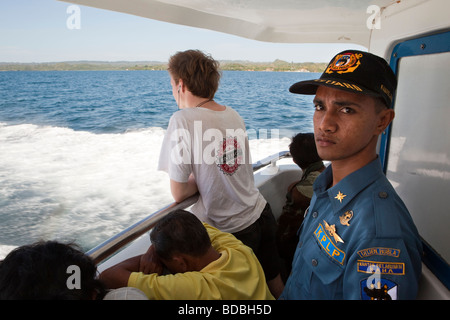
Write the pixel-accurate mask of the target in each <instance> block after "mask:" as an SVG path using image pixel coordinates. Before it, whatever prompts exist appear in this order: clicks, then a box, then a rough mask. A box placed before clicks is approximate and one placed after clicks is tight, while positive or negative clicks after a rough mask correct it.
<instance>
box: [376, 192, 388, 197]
mask: <svg viewBox="0 0 450 320" xmlns="http://www.w3.org/2000/svg"><path fill="white" fill-rule="evenodd" d="M378 196H379V197H380V198H381V199H386V198H387V197H388V193H387V192H386V191H381V192H380V193H378Z"/></svg>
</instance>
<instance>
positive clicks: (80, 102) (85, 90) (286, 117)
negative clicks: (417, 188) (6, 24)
mask: <svg viewBox="0 0 450 320" xmlns="http://www.w3.org/2000/svg"><path fill="white" fill-rule="evenodd" d="M314 77H317V74H309V73H278V72H239V71H233V72H231V71H230V72H223V76H222V80H221V84H220V89H219V91H218V92H217V94H216V97H215V100H216V101H217V102H218V103H220V104H224V105H227V106H230V107H232V108H234V109H235V110H237V111H238V112H239V113H240V114H241V116H242V118H243V119H244V121H245V123H246V127H247V130H248V133H249V137H250V149H251V156H252V159H253V161H256V160H259V159H261V158H264V157H266V156H269V155H271V154H274V153H276V152H279V151H282V150H287V149H288V145H289V143H290V137H292V135H294V134H295V133H297V132H311V131H312V113H313V107H312V97H311V96H302V95H294V94H291V93H289V91H288V88H289V86H290V85H291V84H293V83H294V82H296V81H300V80H304V79H310V78H314ZM176 110H177V106H176V103H175V101H174V99H173V96H172V89H171V86H170V79H169V75H168V73H167V72H166V71H82V72H76V71H73V72H72V71H67V72H56V71H55V72H0V259H1V258H3V257H4V256H5V255H6V254H7V253H8V252H9V251H10V250H12V249H13V248H15V247H17V246H20V245H23V244H29V243H32V242H35V241H37V240H50V239H52V240H60V241H73V242H76V243H77V244H79V245H80V246H81V247H82V248H83V249H85V250H88V249H90V248H92V247H94V246H96V245H97V244H99V243H101V242H102V241H104V240H106V239H107V238H109V237H111V236H113V235H114V234H116V233H117V232H120V231H122V230H123V229H124V228H126V227H128V226H130V225H132V224H134V223H135V222H137V221H139V220H141V219H142V218H144V217H146V216H147V215H149V214H150V213H152V212H154V211H156V210H158V209H160V208H162V207H163V206H166V205H168V204H170V203H171V202H172V201H173V199H172V196H171V194H170V190H169V179H168V176H167V174H166V173H164V172H159V171H157V170H156V167H157V162H158V157H159V150H160V148H161V143H162V139H163V136H164V133H165V130H166V128H167V124H168V121H169V118H170V116H171V115H172V114H173V112H175V111H176Z"/></svg>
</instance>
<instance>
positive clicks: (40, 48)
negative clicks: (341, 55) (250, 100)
mask: <svg viewBox="0 0 450 320" xmlns="http://www.w3.org/2000/svg"><path fill="white" fill-rule="evenodd" d="M70 5H71V4H69V3H66V2H60V1H56V0H0V62H59V61H79V60H90V61H162V62H165V61H167V60H168V59H169V57H170V56H171V55H172V54H174V53H175V52H177V51H183V50H187V49H200V50H202V51H204V52H206V53H209V54H211V55H212V56H213V58H215V59H216V60H248V61H255V62H271V61H274V60H276V59H281V60H285V61H288V62H329V60H330V59H331V58H332V57H333V56H334V55H335V54H336V53H338V52H340V51H342V50H345V49H349V48H353V49H360V50H365V48H364V47H361V46H357V45H349V44H314V45H312V44H280V43H266V42H261V41H256V40H249V39H245V38H241V37H238V36H233V35H228V34H224V33H220V32H216V31H210V30H204V29H199V28H193V27H187V26H181V25H175V24H170V23H166V22H160V21H156V20H151V19H146V18H142V17H137V16H133V15H129V14H124V13H118V12H112V11H107V10H101V9H96V8H91V7H86V6H78V8H79V9H80V12H79V20H77V21H79V25H76V23H77V22H76V21H75V20H73V19H71V17H73V12H69V13H67V9H68V7H69V6H70ZM68 21H69V25H71V27H70V28H69V27H68V26H67V22H68ZM78 26H79V28H77V27H78Z"/></svg>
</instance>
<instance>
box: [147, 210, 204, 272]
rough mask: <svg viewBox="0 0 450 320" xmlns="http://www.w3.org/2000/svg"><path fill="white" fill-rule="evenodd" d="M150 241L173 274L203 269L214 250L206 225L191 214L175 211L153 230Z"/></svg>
mask: <svg viewBox="0 0 450 320" xmlns="http://www.w3.org/2000/svg"><path fill="white" fill-rule="evenodd" d="M150 240H151V242H152V245H153V246H154V248H155V252H156V254H157V255H158V257H159V259H160V260H161V262H162V263H163V264H164V265H165V266H166V267H167V269H168V270H169V271H170V272H171V273H179V272H188V271H200V269H201V268H200V269H199V267H198V266H200V265H203V264H202V263H201V261H202V259H203V258H204V257H205V255H206V254H207V253H208V252H209V251H210V250H211V249H212V246H211V240H210V238H209V235H208V232H207V231H206V228H205V227H204V225H203V224H202V223H201V221H200V220H199V219H198V218H197V217H196V216H195V215H193V214H192V213H190V212H187V211H184V210H176V211H174V212H171V213H169V214H168V215H167V216H165V217H164V218H162V219H161V220H160V221H159V222H158V223H157V224H156V225H155V227H154V228H153V229H152V231H151V233H150Z"/></svg>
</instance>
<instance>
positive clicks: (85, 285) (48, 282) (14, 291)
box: [0, 241, 105, 300]
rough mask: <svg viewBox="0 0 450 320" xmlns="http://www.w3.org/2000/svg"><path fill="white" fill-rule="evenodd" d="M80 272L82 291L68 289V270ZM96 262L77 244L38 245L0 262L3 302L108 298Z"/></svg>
mask: <svg viewBox="0 0 450 320" xmlns="http://www.w3.org/2000/svg"><path fill="white" fill-rule="evenodd" d="M71 265H75V266H77V267H79V268H80V289H77V288H69V287H68V285H67V281H68V278H69V277H70V276H71V273H70V272H69V273H68V271H67V270H68V267H69V266H71ZM96 273H97V267H96V265H95V263H94V261H93V260H92V259H91V258H90V257H89V256H88V255H86V254H85V253H84V252H82V251H81V250H80V249H79V248H78V246H77V245H75V244H64V243H59V242H57V241H39V242H36V243H34V244H31V245H24V246H21V247H18V248H16V249H14V250H13V251H11V252H10V253H9V254H8V255H7V256H6V257H5V259H4V260H3V261H2V262H0V300H92V299H94V298H97V299H100V298H103V296H104V295H105V288H104V286H103V284H102V283H101V282H100V280H98V279H96Z"/></svg>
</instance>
